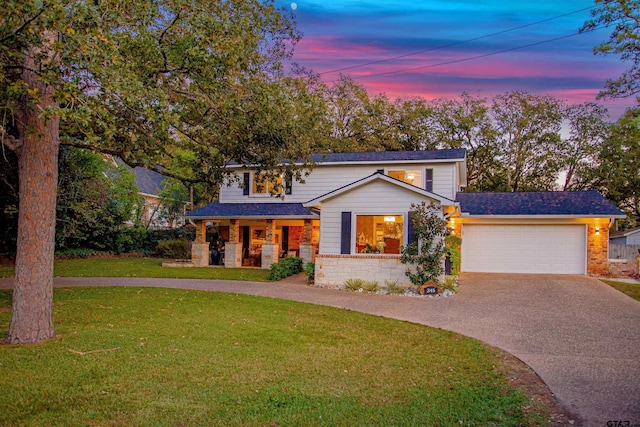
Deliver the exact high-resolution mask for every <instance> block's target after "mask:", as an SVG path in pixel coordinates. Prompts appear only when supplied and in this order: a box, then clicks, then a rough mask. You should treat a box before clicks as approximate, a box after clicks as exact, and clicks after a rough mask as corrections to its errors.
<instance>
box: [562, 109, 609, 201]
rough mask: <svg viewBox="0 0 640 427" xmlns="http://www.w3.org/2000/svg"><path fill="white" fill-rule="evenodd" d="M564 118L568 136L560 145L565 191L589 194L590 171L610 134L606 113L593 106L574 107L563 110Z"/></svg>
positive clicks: (563, 188) (605, 110) (604, 110)
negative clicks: (583, 191)
mask: <svg viewBox="0 0 640 427" xmlns="http://www.w3.org/2000/svg"><path fill="white" fill-rule="evenodd" d="M564 118H565V123H566V124H567V127H568V129H569V136H568V137H567V138H565V139H563V140H562V141H561V143H560V149H561V151H562V156H563V157H564V160H563V161H562V163H563V164H564V168H565V177H564V184H563V185H562V190H563V191H579V190H586V189H588V188H589V187H590V182H589V180H588V175H589V171H590V170H591V169H592V168H593V167H594V165H595V162H596V157H597V154H598V152H599V151H600V148H601V146H602V142H603V141H604V139H605V138H606V136H607V134H608V132H609V123H608V114H607V109H606V108H604V107H602V106H601V105H598V104H596V103H593V102H586V103H584V104H573V105H569V106H567V107H566V108H565V109H564Z"/></svg>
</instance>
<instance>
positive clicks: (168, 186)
mask: <svg viewBox="0 0 640 427" xmlns="http://www.w3.org/2000/svg"><path fill="white" fill-rule="evenodd" d="M158 195H159V196H160V205H159V207H158V210H159V214H160V219H162V220H164V221H165V222H166V223H167V224H168V225H169V226H170V227H175V224H176V222H177V221H178V220H179V219H181V218H183V217H184V215H185V213H186V212H185V207H186V205H187V203H188V202H189V189H188V188H187V187H185V186H184V184H182V182H180V181H178V180H177V179H171V178H169V179H166V180H165V181H164V182H163V183H162V188H161V189H160V192H159V193H158Z"/></svg>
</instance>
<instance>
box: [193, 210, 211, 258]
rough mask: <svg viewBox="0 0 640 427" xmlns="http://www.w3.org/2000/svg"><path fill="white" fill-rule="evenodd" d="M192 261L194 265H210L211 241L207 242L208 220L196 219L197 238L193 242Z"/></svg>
mask: <svg viewBox="0 0 640 427" xmlns="http://www.w3.org/2000/svg"><path fill="white" fill-rule="evenodd" d="M191 262H192V263H193V266H194V267H206V266H208V265H209V242H207V222H206V221H204V220H197V221H196V240H195V242H193V243H192V244H191Z"/></svg>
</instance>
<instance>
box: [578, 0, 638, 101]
mask: <svg viewBox="0 0 640 427" xmlns="http://www.w3.org/2000/svg"><path fill="white" fill-rule="evenodd" d="M595 3H596V8H595V9H593V10H592V11H591V16H592V18H593V19H591V20H589V21H587V22H585V24H584V25H583V27H582V28H581V30H580V31H592V30H595V29H597V28H600V27H602V26H607V27H612V28H613V31H612V32H611V34H610V35H609V39H608V40H607V41H606V42H603V43H602V44H600V45H598V46H596V47H594V48H593V52H594V53H595V54H602V55H609V54H614V55H620V59H621V60H622V61H625V62H630V63H631V67H630V68H629V69H628V70H626V71H625V72H624V73H622V75H621V76H620V77H618V78H617V79H610V80H607V82H606V83H605V90H604V91H602V92H600V94H599V96H600V97H607V96H608V97H612V98H622V97H627V96H634V95H638V94H639V93H640V2H639V1H638V0H596V2H595ZM637 99H638V102H640V97H638V98H637Z"/></svg>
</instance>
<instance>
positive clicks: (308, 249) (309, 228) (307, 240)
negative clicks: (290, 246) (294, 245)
mask: <svg viewBox="0 0 640 427" xmlns="http://www.w3.org/2000/svg"><path fill="white" fill-rule="evenodd" d="M312 233H313V223H312V222H311V220H310V219H305V220H304V231H303V233H302V243H300V258H302V260H303V261H304V262H305V263H307V262H313V261H314V259H313V255H314V253H313V252H314V251H313V244H312V242H311V236H312Z"/></svg>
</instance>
